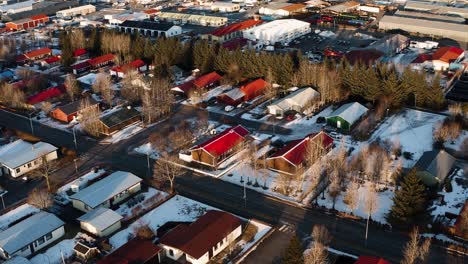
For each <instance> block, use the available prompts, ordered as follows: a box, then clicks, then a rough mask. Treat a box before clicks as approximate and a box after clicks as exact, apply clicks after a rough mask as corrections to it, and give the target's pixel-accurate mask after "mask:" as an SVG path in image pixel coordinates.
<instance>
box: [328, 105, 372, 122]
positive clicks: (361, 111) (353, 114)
mask: <svg viewBox="0 0 468 264" xmlns="http://www.w3.org/2000/svg"><path fill="white" fill-rule="evenodd" d="M367 111H368V109H367V108H366V107H365V106H363V105H362V104H360V103H358V102H354V103H347V104H344V105H342V106H340V107H339V108H338V109H336V110H335V111H333V113H331V114H330V115H329V116H328V118H329V117H334V116H339V117H341V118H343V119H344V120H346V122H348V123H349V124H350V125H352V124H353V123H354V122H356V121H357V120H358V119H359V118H361V116H363V115H365V114H366V113H367Z"/></svg>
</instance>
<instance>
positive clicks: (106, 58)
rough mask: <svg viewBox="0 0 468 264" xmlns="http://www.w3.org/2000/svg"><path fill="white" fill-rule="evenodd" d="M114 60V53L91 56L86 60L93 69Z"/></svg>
mask: <svg viewBox="0 0 468 264" xmlns="http://www.w3.org/2000/svg"><path fill="white" fill-rule="evenodd" d="M114 60H115V56H114V54H106V55H102V56H99V57H95V58H92V59H90V60H89V61H88V63H89V65H91V68H93V69H99V68H101V67H104V66H107V65H109V64H111V63H113V62H114Z"/></svg>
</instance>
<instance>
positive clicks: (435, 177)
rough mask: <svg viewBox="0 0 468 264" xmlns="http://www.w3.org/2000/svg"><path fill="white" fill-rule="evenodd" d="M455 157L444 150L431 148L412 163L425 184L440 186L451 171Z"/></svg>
mask: <svg viewBox="0 0 468 264" xmlns="http://www.w3.org/2000/svg"><path fill="white" fill-rule="evenodd" d="M454 164H455V158H454V157H453V156H452V155H450V154H449V153H447V152H446V151H445V150H431V151H426V152H424V153H423V155H422V156H421V158H419V160H418V162H416V164H415V165H414V167H415V168H417V170H418V175H419V176H420V177H421V180H422V181H423V182H424V184H426V185H427V186H430V187H434V186H440V184H442V183H443V182H444V180H445V178H447V176H448V175H449V173H450V172H451V171H452V168H453V165H454Z"/></svg>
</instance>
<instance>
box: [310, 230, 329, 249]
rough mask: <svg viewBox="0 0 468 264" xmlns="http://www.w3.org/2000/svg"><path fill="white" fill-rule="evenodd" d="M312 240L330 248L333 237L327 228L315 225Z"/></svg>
mask: <svg viewBox="0 0 468 264" xmlns="http://www.w3.org/2000/svg"><path fill="white" fill-rule="evenodd" d="M312 239H313V240H314V241H316V242H319V243H322V244H323V245H324V246H328V245H329V244H330V242H331V239H332V237H331V235H330V233H329V232H328V229H327V228H326V227H325V226H323V225H314V227H313V228H312Z"/></svg>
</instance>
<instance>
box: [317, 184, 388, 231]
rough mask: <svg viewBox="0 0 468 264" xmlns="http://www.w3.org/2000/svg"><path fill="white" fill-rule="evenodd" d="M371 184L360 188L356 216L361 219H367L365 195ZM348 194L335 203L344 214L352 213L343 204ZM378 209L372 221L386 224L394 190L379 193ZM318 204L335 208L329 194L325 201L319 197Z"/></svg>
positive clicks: (340, 196) (337, 208) (339, 197)
mask: <svg viewBox="0 0 468 264" xmlns="http://www.w3.org/2000/svg"><path fill="white" fill-rule="evenodd" d="M370 184H371V183H370V182H367V183H365V184H363V185H361V186H360V187H359V190H358V193H359V206H358V207H357V209H356V210H354V215H356V216H359V217H361V218H367V212H366V210H365V195H366V193H367V188H369V187H370ZM345 194H346V193H345V192H343V193H341V194H340V195H339V196H338V197H337V198H336V203H335V209H336V210H338V211H340V212H344V213H350V210H349V209H348V207H347V205H346V204H345V203H344V202H343V198H344V195H345ZM377 196H378V202H377V204H378V208H377V210H376V212H374V213H373V214H372V215H371V218H372V220H374V221H377V222H380V223H382V224H386V223H387V220H386V219H385V215H386V214H387V213H388V212H389V211H390V209H391V207H392V205H393V200H392V199H393V196H394V191H393V189H388V190H386V191H383V192H378V193H377ZM317 200H318V204H319V205H320V206H325V207H326V208H329V209H331V208H333V200H332V198H331V197H330V196H329V194H328V192H327V193H326V194H325V199H322V196H321V195H320V196H319V197H318V199H317Z"/></svg>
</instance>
